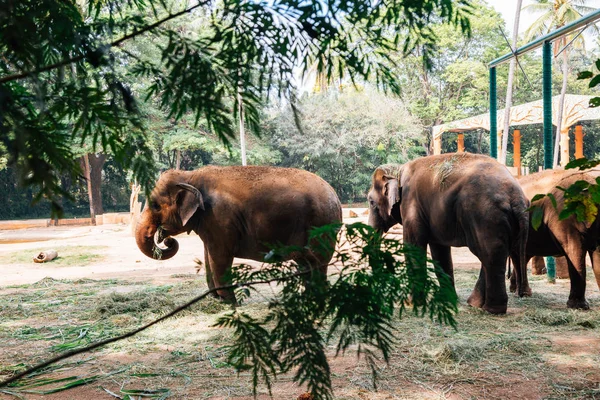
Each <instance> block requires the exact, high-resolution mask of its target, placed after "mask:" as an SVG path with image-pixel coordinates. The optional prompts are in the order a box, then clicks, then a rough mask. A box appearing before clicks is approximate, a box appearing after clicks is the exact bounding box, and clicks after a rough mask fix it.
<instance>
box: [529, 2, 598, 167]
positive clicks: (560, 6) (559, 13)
mask: <svg viewBox="0 0 600 400" xmlns="http://www.w3.org/2000/svg"><path fill="white" fill-rule="evenodd" d="M585 3H586V1H585V0H554V1H548V0H536V1H535V2H534V3H533V4H529V5H528V6H526V7H524V10H527V11H529V12H532V13H541V14H542V15H540V17H539V18H538V19H537V20H536V21H535V22H534V23H533V24H532V25H531V26H530V27H529V28H528V29H527V31H526V32H525V37H526V40H527V41H530V40H532V39H534V38H535V37H537V36H540V35H543V34H546V33H548V32H550V31H552V30H554V29H556V28H560V27H561V26H564V25H567V24H568V23H571V22H573V21H575V20H577V19H579V18H581V17H582V16H583V15H585V14H589V13H590V12H592V11H594V8H592V7H587V6H585ZM592 28H593V29H594V31H595V33H598V29H597V28H596V26H595V25H592ZM575 35H576V33H571V34H569V35H566V36H563V37H561V38H559V39H557V40H555V41H554V43H553V44H554V55H555V57H557V56H558V53H559V52H560V51H562V74H563V80H562V86H561V90H560V100H559V103H558V112H557V116H556V121H557V122H556V140H555V144H554V167H556V166H557V165H558V151H559V145H560V132H561V123H562V114H563V109H564V104H565V95H566V93H567V83H568V75H569V49H568V48H567V47H566V46H567V43H569V42H570V41H571V40H573V39H574V37H575ZM576 40H577V41H578V43H579V44H580V46H581V47H582V48H583V36H579V38H577V39H576Z"/></svg>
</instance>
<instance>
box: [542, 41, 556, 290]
mask: <svg viewBox="0 0 600 400" xmlns="http://www.w3.org/2000/svg"><path fill="white" fill-rule="evenodd" d="M542 58H543V61H542V66H543V71H542V85H543V87H542V96H543V100H542V102H543V104H544V169H552V164H553V161H554V160H553V151H552V147H553V146H552V145H553V143H552V47H551V45H550V41H545V42H544V45H543V47H542ZM557 134H559V133H558V132H557ZM546 271H547V272H546V273H547V276H548V281H549V282H552V283H554V282H556V264H555V263H554V257H546Z"/></svg>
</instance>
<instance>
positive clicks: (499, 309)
mask: <svg viewBox="0 0 600 400" xmlns="http://www.w3.org/2000/svg"><path fill="white" fill-rule="evenodd" d="M483 309H484V310H485V311H487V312H489V313H490V314H496V315H498V314H506V304H505V305H501V306H490V305H487V304H486V305H484V306H483Z"/></svg>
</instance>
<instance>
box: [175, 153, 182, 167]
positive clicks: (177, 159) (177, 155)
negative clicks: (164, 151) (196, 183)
mask: <svg viewBox="0 0 600 400" xmlns="http://www.w3.org/2000/svg"><path fill="white" fill-rule="evenodd" d="M175 169H176V170H180V169H181V150H179V149H177V150H175Z"/></svg>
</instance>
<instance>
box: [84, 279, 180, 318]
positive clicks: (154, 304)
mask: <svg viewBox="0 0 600 400" xmlns="http://www.w3.org/2000/svg"><path fill="white" fill-rule="evenodd" d="M171 288H172V287H171V286H158V287H150V288H146V289H143V290H138V291H135V292H130V293H118V292H113V293H109V294H107V295H104V296H103V297H101V298H99V299H98V301H97V306H96V309H95V313H96V315H98V316H101V317H109V316H114V315H120V314H132V315H137V316H140V315H144V314H150V313H153V314H157V313H165V312H168V311H170V310H172V309H173V308H174V307H175V302H174V301H173V298H172V296H169V291H170V290H171Z"/></svg>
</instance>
